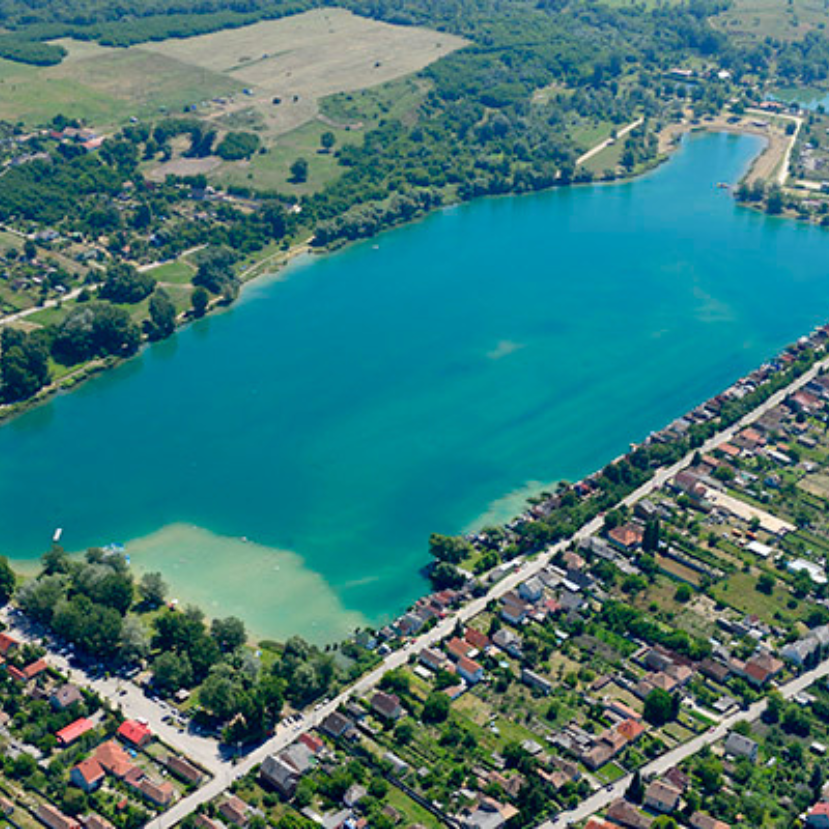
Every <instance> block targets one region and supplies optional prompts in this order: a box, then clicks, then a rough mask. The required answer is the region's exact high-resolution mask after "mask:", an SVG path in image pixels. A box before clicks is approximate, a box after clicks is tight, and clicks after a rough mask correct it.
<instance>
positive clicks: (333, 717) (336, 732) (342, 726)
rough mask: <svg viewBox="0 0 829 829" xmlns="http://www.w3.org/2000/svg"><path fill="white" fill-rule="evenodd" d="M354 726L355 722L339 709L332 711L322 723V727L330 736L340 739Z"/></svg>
mask: <svg viewBox="0 0 829 829" xmlns="http://www.w3.org/2000/svg"><path fill="white" fill-rule="evenodd" d="M352 728H354V723H353V722H352V721H351V720H350V719H349V718H348V717H346V716H345V715H344V714H340V712H339V711H332V712H331V713H330V714H329V715H328V716H327V717H326V718H325V719H324V720H323V721H322V722H321V723H320V729H321V730H322V731H323V732H324V733H325V734H327V735H328V736H329V737H334V738H335V739H339V738H340V737H344V736H345V735H346V734H348V732H349V731H351V729H352Z"/></svg>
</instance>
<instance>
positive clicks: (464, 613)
mask: <svg viewBox="0 0 829 829" xmlns="http://www.w3.org/2000/svg"><path fill="white" fill-rule="evenodd" d="M825 367H829V358H826V359H824V360H822V361H821V362H819V363H817V364H815V365H814V366H813V367H812V368H811V369H809V371H807V372H806V373H805V374H803V375H802V376H801V377H800V378H798V379H797V380H795V381H794V382H793V383H791V384H790V385H789V386H787V387H786V388H784V389H781V390H780V391H778V392H777V393H775V394H774V395H772V396H771V397H770V398H769V399H768V400H767V401H766V402H765V403H763V404H761V405H760V406H758V407H757V408H756V409H754V410H753V411H752V412H750V413H749V414H748V415H746V416H745V417H743V418H742V419H741V420H740V421H738V422H737V423H735V424H734V425H733V426H731V427H729V428H728V429H725V430H724V431H722V432H719V433H717V434H716V435H714V436H713V437H712V438H710V439H709V440H708V441H706V443H705V444H704V445H703V446H702V447H701V449H700V451H702V452H710V451H711V450H712V449H713V448H714V447H715V446H717V445H718V444H720V443H722V442H723V441H726V440H729V439H730V438H731V437H733V435H734V434H736V433H737V432H738V431H739V430H740V429H742V428H744V427H745V426H747V425H748V424H749V423H753V422H754V421H756V420H757V419H758V418H760V417H762V416H763V414H765V413H766V412H767V411H769V410H770V409H772V408H773V407H774V406H776V405H778V404H779V403H780V402H782V401H783V399H784V398H785V397H786V396H787V395H789V394H791V393H793V392H794V391H796V390H797V389H799V388H801V387H802V386H804V385H806V384H807V383H808V382H809V381H810V380H811V379H812V378H813V377H814V376H815V375H816V374H817V373H818V372H819V371H820V370H821V369H822V368H825ZM695 452H696V450H694V451H693V452H689V453H688V454H687V455H686V456H685V457H684V458H682V459H681V460H679V461H677V462H676V463H675V464H673V466H670V467H668V468H667V469H663V470H660V471H659V472H657V473H656V475H654V477H653V478H652V479H651V480H650V481H648V482H647V483H645V484H643V485H642V486H641V487H639V489H637V490H636V491H635V492H633V493H631V494H630V495H629V496H628V497H627V498H625V499H624V501H623V502H622V503H624V504H627V505H631V504H633V503H634V502H635V501H638V500H640V499H641V498H645V497H647V496H648V495H650V494H651V493H652V492H654V491H655V490H656V489H659V488H660V487H662V486H664V484H665V483H666V482H667V481H668V480H670V479H671V478H672V477H673V476H674V475H676V473H677V472H679V471H680V470H682V469H683V468H685V467H686V466H688V465H689V464H690V463H691V460H692V458H693V457H694V454H695ZM602 523H603V518H602V517H601V516H598V517H596V518H594V519H593V520H592V521H591V522H590V523H588V524H587V525H585V526H584V527H582V529H581V530H579V531H578V532H577V533H576V534H575V536H574V538H573V539H567V540H565V541H561V542H559V543H558V544H555V545H552V546H551V547H549V548H547V550H545V551H544V552H543V553H541V554H540V555H539V556H538V557H537V558H535V559H533V560H532V561H531V562H527V563H524V564H523V566H521V567H520V568H519V569H517V570H516V571H514V572H513V573H511V574H510V575H508V576H506V577H505V578H504V579H502V580H501V581H499V582H498V583H497V584H496V585H494V586H493V587H492V588H491V589H490V590H489V592H488V593H487V594H486V595H485V596H482V597H481V598H479V599H475V600H473V601H471V602H469V603H468V604H466V605H464V606H463V607H461V608H459V609H458V610H457V611H456V612H455V613H453V614H451V615H450V616H447V618H445V619H443V620H442V621H441V622H440V623H439V624H438V625H436V626H435V627H434V628H432V629H431V630H430V631H428V632H427V633H424V634H423V635H422V636H420V637H418V638H417V639H415V640H414V641H412V642H410V643H409V644H408V645H407V646H406V647H404V648H402V649H400V650H398V651H395V652H394V653H392V654H390V655H389V656H388V657H386V659H384V660H383V662H382V663H381V664H380V665H379V666H378V667H377V668H376V669H375V670H373V671H372V672H371V673H369V674H366V676H364V677H363V678H362V679H360V680H358V681H357V682H356V683H355V684H354V685H352V686H350V687H349V688H347V689H346V690H345V691H343V692H342V693H341V694H340V695H339V696H337V697H336V698H334V699H333V700H332V701H331V702H329V703H327V704H326V705H324V706H323V707H321V708H320V709H319V710H317V711H315V712H313V713H310V714H308V715H306V717H305V718H304V719H303V720H302V722H301V723H300V724H299V725H298V726H297V725H294V726H288V727H286V726H279V728H278V729H277V731H276V733H275V735H274V736H273V738H272V739H270V740H268V741H267V742H266V743H264V744H263V745H261V746H260V747H259V748H257V749H255V750H254V751H253V752H252V753H251V754H249V755H248V756H247V757H245V759H244V760H242V761H241V762H240V763H239V764H238V765H236V766H233V767H231V768H228V769H226V771H225V772H224V773H223V774H220V775H218V776H217V777H216V778H215V779H214V780H212V781H211V782H210V783H209V784H208V785H206V786H204V787H203V788H201V789H199V790H198V791H196V792H194V793H193V794H192V795H190V796H189V797H187V798H185V799H184V800H181V801H179V803H177V804H176V805H175V806H174V807H173V808H172V809H170V810H169V811H168V812H166V813H165V814H163V815H161V816H160V817H159V818H158V819H157V820H155V821H154V822H153V823H151V824H149V826H150V827H151V829H169V827H172V826H174V825H175V824H176V823H177V822H178V821H179V820H181V819H182V818H183V817H185V815H187V814H189V813H190V812H191V811H193V810H194V809H195V808H196V807H198V806H199V805H201V804H203V803H206V802H207V801H209V800H211V799H212V798H214V797H215V796H216V795H217V794H219V793H220V792H221V791H222V790H223V789H224V788H225V787H227V786H228V785H230V783H231V782H233V781H234V780H236V779H238V778H239V777H242V776H243V775H245V774H247V773H248V772H249V771H250V770H251V769H252V768H253V767H254V766H255V765H256V764H257V763H261V762H262V761H263V760H264V759H265V758H266V757H267V756H268V755H269V754H273V753H275V752H278V751H281V750H282V749H283V748H286V747H287V746H288V745H290V744H291V743H292V742H293V741H294V740H296V739H297V737H299V735H300V734H303V733H305V732H307V731H310V730H311V729H313V728H314V727H315V726H316V725H318V724H319V722H321V721H322V720H323V719H324V718H325V717H326V716H328V714H330V713H331V712H332V711H335V710H336V709H337V708H338V707H339V706H340V705H341V704H342V703H344V702H347V701H348V699H349V697H351V696H352V695H358V696H359V695H361V694H364V693H365V692H367V691H368V690H369V689H371V688H372V687H373V686H374V685H376V684H377V683H378V682H379V681H380V679H381V678H382V676H383V674H385V673H386V671H390V670H393V669H394V668H397V667H400V666H401V665H403V664H405V663H406V661H407V660H408V658H409V655H410V654H412V653H418V652H419V651H421V650H422V649H423V648H426V647H431V646H433V645H436V644H437V643H438V642H439V641H440V640H441V639H443V638H444V637H446V636H447V635H449V634H450V633H451V632H452V631H453V629H454V627H455V625H456V624H458V623H462V624H463V623H465V622H467V621H469V620H470V619H471V618H473V617H474V616H477V615H478V614H479V613H481V612H482V611H483V610H485V609H486V606H487V604H488V603H489V602H491V601H492V600H497V599H499V598H500V597H501V596H503V595H504V594H505V593H507V592H509V591H510V590H513V589H515V588H516V587H517V586H518V585H519V584H521V583H522V582H524V581H526V580H527V579H529V578H531V577H532V576H534V575H536V574H537V573H539V572H540V571H541V570H542V569H543V568H544V567H546V566H547V564H548V563H549V562H550V559H551V558H552V557H553V556H554V555H555V554H556V553H557V552H559V551H561V550H564V549H565V548H566V547H567V546H568V545H569V544H570V543H571V540H575V541H576V542H578V541H580V540H582V539H583V538H587V537H588V536H590V535H593V534H595V533H597V532H598V531H599V530H600V529H601V527H602ZM825 670H826V671H827V673H829V664H827V665H826V666H825ZM811 681H813V680H810V681H809V682H807V683H806V684H810V683H811ZM793 693H796V691H795V692H793ZM745 716H746V715H745V714H742V717H745ZM758 716H759V714H758ZM726 727H727V726H726ZM683 748H684V747H683ZM693 750H694V749H692V752H693ZM666 756H670V755H666ZM655 762H659V761H658V760H657V761H655ZM676 762H677V761H676V760H675V759H674V760H673V761H672V762H671V765H673V764H675V763H676ZM669 767H670V766H666V769H667V768H669ZM615 796H618V795H615ZM589 802H590V800H588V801H586V803H589ZM596 808H600V807H598V806H597V807H596ZM594 811H595V809H594ZM587 814H589V813H587ZM563 825H566V824H556V826H563Z"/></svg>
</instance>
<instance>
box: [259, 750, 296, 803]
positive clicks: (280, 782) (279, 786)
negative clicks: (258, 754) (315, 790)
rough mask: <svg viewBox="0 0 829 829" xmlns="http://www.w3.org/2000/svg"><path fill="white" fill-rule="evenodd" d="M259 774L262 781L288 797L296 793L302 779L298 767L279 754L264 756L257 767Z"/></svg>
mask: <svg viewBox="0 0 829 829" xmlns="http://www.w3.org/2000/svg"><path fill="white" fill-rule="evenodd" d="M259 776H260V777H261V779H262V781H263V782H264V783H266V784H267V785H269V786H271V787H272V788H274V789H276V790H277V791H278V792H279V793H280V794H281V795H282V796H283V797H286V798H289V799H290V798H292V797H293V796H294V794H296V788H297V786H298V785H299V781H300V780H301V779H302V775H301V774H300V773H299V771H298V769H297V768H296V767H295V766H294V765H293V764H292V763H289V762H288V761H287V760H286V759H285V758H284V757H282V756H281V755H279V754H271V755H269V756H268V757H266V758H265V760H264V762H263V763H262V765H261V766H260V768H259Z"/></svg>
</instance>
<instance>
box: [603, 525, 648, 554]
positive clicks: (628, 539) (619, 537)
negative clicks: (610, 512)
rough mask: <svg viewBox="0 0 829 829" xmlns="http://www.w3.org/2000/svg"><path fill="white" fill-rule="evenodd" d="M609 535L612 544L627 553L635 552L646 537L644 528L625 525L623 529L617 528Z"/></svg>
mask: <svg viewBox="0 0 829 829" xmlns="http://www.w3.org/2000/svg"><path fill="white" fill-rule="evenodd" d="M607 535H608V538H609V539H610V543H611V544H613V545H614V546H615V547H617V548H618V549H620V550H622V551H623V552H626V553H627V552H630V551H631V550H635V549H636V548H637V547H638V546H639V545H640V544H641V543H642V539H643V538H644V537H645V533H644V531H643V530H642V528H641V527H639V526H637V525H636V524H623V525H622V526H621V527H615V528H614V529H612V530H611V531H610V532H609V533H608V534H607Z"/></svg>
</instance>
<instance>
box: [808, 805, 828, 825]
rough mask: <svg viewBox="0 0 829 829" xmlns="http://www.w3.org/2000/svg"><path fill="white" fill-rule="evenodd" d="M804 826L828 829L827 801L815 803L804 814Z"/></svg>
mask: <svg viewBox="0 0 829 829" xmlns="http://www.w3.org/2000/svg"><path fill="white" fill-rule="evenodd" d="M806 826H808V827H809V829H829V803H827V802H826V801H821V802H820V803H815V805H814V806H812V808H811V809H810V810H809V814H807V815H806Z"/></svg>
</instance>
